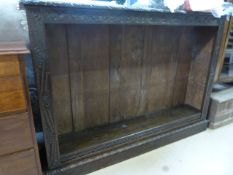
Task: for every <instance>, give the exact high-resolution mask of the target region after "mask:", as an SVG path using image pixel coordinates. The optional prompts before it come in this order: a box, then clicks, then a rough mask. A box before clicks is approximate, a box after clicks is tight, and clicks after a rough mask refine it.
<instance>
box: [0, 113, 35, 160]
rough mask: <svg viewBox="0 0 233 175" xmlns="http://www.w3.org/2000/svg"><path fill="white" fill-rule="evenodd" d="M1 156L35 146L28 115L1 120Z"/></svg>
mask: <svg viewBox="0 0 233 175" xmlns="http://www.w3.org/2000/svg"><path fill="white" fill-rule="evenodd" d="M0 133H1V134H0V156H2V155H6V154H9V153H13V152H18V151H22V150H26V149H28V148H31V147H32V146H33V141H32V135H31V128H30V123H29V116H28V113H22V114H15V115H12V116H7V117H1V118H0Z"/></svg>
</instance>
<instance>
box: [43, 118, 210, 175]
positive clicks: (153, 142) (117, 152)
mask: <svg viewBox="0 0 233 175" xmlns="http://www.w3.org/2000/svg"><path fill="white" fill-rule="evenodd" d="M207 125H208V121H207V120H204V121H199V122H198V121H196V122H194V123H191V124H189V125H188V126H183V127H182V128H181V129H176V130H173V131H168V132H167V133H166V134H161V135H158V136H155V137H149V138H147V139H145V140H144V141H139V142H135V143H132V144H130V146H128V145H126V146H123V147H121V148H119V149H114V150H112V151H108V152H109V154H102V155H101V156H100V155H97V156H95V157H93V158H92V159H88V160H89V161H85V162H84V161H82V162H78V161H77V162H69V164H67V165H64V166H62V167H59V168H57V169H56V170H48V171H47V174H48V175H76V174H80V175H85V174H88V173H91V172H93V171H96V170H98V169H101V168H105V167H107V166H111V165H113V164H115V163H120V162H121V161H125V160H127V159H130V158H133V157H135V156H138V155H141V154H144V153H146V152H149V151H152V150H154V149H156V148H159V147H161V146H164V145H166V144H169V143H172V142H175V141H179V140H180V139H183V138H186V137H189V136H192V135H194V134H197V133H199V132H202V131H204V130H206V128H207ZM90 160H91V161H90ZM74 167H75V168H74Z"/></svg>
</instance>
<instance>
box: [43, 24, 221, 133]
mask: <svg viewBox="0 0 233 175" xmlns="http://www.w3.org/2000/svg"><path fill="white" fill-rule="evenodd" d="M46 31H47V38H48V51H49V65H50V75H51V88H52V98H53V115H54V116H55V118H56V123H57V125H58V127H57V128H58V134H59V135H61V134H65V133H69V132H75V131H80V130H83V129H86V128H90V127H94V126H98V125H105V124H108V123H112V122H117V121H120V120H124V119H130V118H133V117H137V116H141V115H145V114H149V113H153V112H156V111H158V110H161V109H166V108H170V107H173V106H176V105H179V104H185V103H187V104H190V105H192V106H194V107H196V108H198V109H201V107H202V100H203V95H204V93H205V86H206V84H205V82H206V79H207V73H208V70H209V67H208V65H209V61H210V59H211V54H212V49H213V44H214V41H215V34H216V29H215V28H213V29H212V30H209V28H208V30H206V28H205V27H198V28H195V27H176V26H137V25H132V26H129V25H56V24H50V25H47V28H46Z"/></svg>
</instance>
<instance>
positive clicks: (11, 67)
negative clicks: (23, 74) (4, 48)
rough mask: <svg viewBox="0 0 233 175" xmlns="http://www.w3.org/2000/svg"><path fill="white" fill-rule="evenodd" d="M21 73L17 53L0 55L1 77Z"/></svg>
mask: <svg viewBox="0 0 233 175" xmlns="http://www.w3.org/2000/svg"><path fill="white" fill-rule="evenodd" d="M19 74H20V68H19V60H18V58H17V55H0V77H5V76H15V75H19Z"/></svg>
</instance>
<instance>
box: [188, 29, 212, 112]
mask: <svg viewBox="0 0 233 175" xmlns="http://www.w3.org/2000/svg"><path fill="white" fill-rule="evenodd" d="M203 35H204V36H205V37H203ZM194 36H195V37H194V44H193V45H194V47H193V52H192V55H193V57H192V62H191V68H190V73H189V80H188V86H187V94H186V99H185V102H186V103H187V104H189V105H192V106H194V107H196V108H197V109H201V107H202V103H203V98H204V95H205V90H206V81H207V77H208V72H209V63H210V61H211V56H212V51H213V46H214V42H215V37H216V28H205V27H203V28H199V29H196V31H194Z"/></svg>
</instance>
